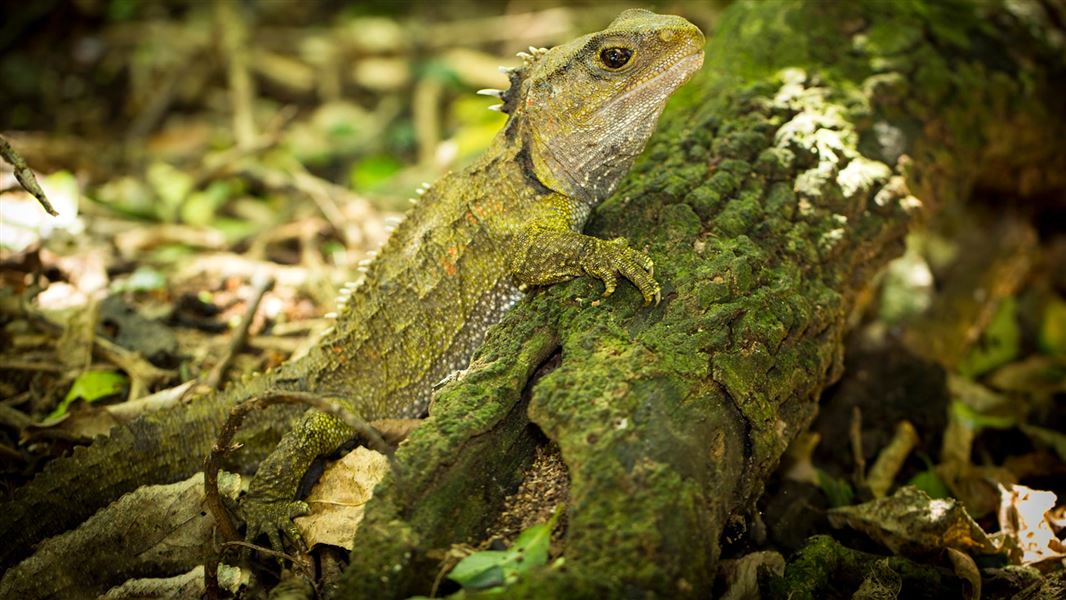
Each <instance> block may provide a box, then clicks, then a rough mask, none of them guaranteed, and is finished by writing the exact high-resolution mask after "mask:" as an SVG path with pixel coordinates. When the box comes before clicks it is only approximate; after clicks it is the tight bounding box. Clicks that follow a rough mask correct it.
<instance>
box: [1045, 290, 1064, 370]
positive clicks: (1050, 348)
mask: <svg viewBox="0 0 1066 600" xmlns="http://www.w3.org/2000/svg"><path fill="white" fill-rule="evenodd" d="M1040 348H1041V349H1043V350H1044V352H1047V353H1048V354H1051V355H1055V356H1066V301H1064V300H1063V299H1062V298H1059V297H1058V296H1055V297H1053V298H1052V299H1051V300H1050V301H1049V302H1048V303H1047V306H1045V307H1044V319H1043V321H1042V322H1041V323H1040Z"/></svg>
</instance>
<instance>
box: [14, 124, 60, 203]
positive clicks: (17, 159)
mask: <svg viewBox="0 0 1066 600" xmlns="http://www.w3.org/2000/svg"><path fill="white" fill-rule="evenodd" d="M0 157H2V158H3V159H4V160H5V161H7V162H8V163H9V164H10V165H11V166H12V167H14V168H15V179H17V180H18V182H19V184H21V185H22V189H24V190H26V191H27V192H29V193H30V194H32V195H33V197H34V198H37V201H38V202H40V203H41V206H42V207H44V210H45V211H47V212H48V214H50V215H52V216H53V217H58V216H59V212H58V211H57V210H56V209H55V208H53V207H52V203H51V202H49V201H48V197H47V196H45V195H44V190H42V189H41V186H40V184H38V183H37V177H35V176H34V174H33V171H31V170H30V167H29V166H28V165H27V164H26V161H25V160H24V159H23V158H22V156H20V155H19V153H18V152H15V149H14V148H12V147H11V144H9V143H8V142H7V140H5V139H4V138H3V136H0Z"/></svg>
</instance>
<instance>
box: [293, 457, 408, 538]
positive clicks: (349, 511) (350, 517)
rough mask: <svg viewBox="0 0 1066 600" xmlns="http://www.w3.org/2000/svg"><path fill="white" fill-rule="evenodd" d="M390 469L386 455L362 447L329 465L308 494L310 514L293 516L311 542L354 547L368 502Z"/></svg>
mask: <svg viewBox="0 0 1066 600" xmlns="http://www.w3.org/2000/svg"><path fill="white" fill-rule="evenodd" d="M388 470H389V459H388V458H387V457H386V456H385V455H384V454H381V453H379V452H375V451H373V450H368V449H367V448H363V447H362V446H360V447H358V448H356V449H355V450H352V451H351V452H349V453H348V454H346V455H345V456H344V457H343V458H341V459H340V460H338V461H336V462H334V463H333V464H332V465H330V466H329V467H327V468H326V470H325V471H324V472H323V473H322V477H321V478H320V479H319V480H318V483H317V484H315V486H314V487H313V488H311V493H310V494H309V495H308V497H307V504H308V505H309V506H310V507H311V514H309V515H307V516H306V517H298V518H296V519H294V522H295V523H296V526H297V527H298V528H299V529H300V534H301V535H303V537H304V539H305V540H307V543H308V545H309V546H312V547H313V546H316V545H318V544H329V545H332V546H339V547H341V548H345V549H347V550H351V549H352V547H353V544H352V542H353V541H354V540H355V533H356V531H358V529H359V524H360V523H362V521H363V511H364V509H365V507H366V503H367V502H368V501H369V500H370V498H371V497H372V496H373V495H374V486H376V485H377V484H378V482H379V481H381V478H382V477H384V476H385V473H387V472H388Z"/></svg>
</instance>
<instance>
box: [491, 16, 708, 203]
mask: <svg viewBox="0 0 1066 600" xmlns="http://www.w3.org/2000/svg"><path fill="white" fill-rule="evenodd" d="M703 44H704V37H703V33H702V32H700V30H699V28H697V27H696V26H695V25H693V24H692V23H689V22H688V21H686V20H685V19H683V18H681V17H676V16H672V15H658V14H655V13H653V12H649V11H646V10H642V9H631V10H627V11H625V12H623V13H622V14H621V15H619V16H618V18H617V19H615V20H614V22H612V23H611V24H610V26H608V27H607V29H604V30H603V31H600V32H597V33H592V34H589V35H586V36H583V37H580V38H577V39H576V40H573V41H571V42H569V43H567V44H563V45H562V46H556V47H555V48H552V49H551V50H548V51H536V52H534V54H533V55H532V56H530V57H528V58H527V60H526V64H525V65H524V66H523V67H521V68H519V69H517V70H515V71H514V72H513V73H512V74H511V89H509V90H507V91H506V92H504V94H503V96H502V97H503V99H504V105H503V110H504V111H505V112H508V113H510V115H511V119H510V121H509V122H508V128H513V129H512V130H511V131H509V133H510V134H512V135H513V134H517V135H521V137H522V142H523V144H524V145H525V147H526V149H527V150H528V152H529V155H530V158H531V159H532V162H533V169H534V172H535V174H536V176H537V178H538V179H540V180H541V182H542V183H544V184H545V185H546V186H547V187H549V188H551V189H553V190H555V191H558V192H561V193H564V194H566V195H568V196H571V197H574V198H578V199H581V200H583V201H586V202H588V203H590V204H594V203H596V202H598V201H600V200H602V199H604V198H606V197H607V196H608V195H610V193H611V192H612V191H613V190H614V188H615V186H616V185H617V183H618V180H619V179H620V178H621V177H622V175H624V174H625V173H626V171H628V170H629V166H630V165H631V164H632V162H633V159H634V158H635V157H636V156H637V155H638V154H639V153H640V152H641V150H643V149H644V144H645V143H646V142H647V141H648V138H649V137H650V136H651V133H652V131H654V129H655V124H656V122H657V121H658V119H659V114H660V113H661V112H662V109H663V106H665V105H666V100H667V98H669V96H670V94H672V93H673V92H674V91H675V90H676V89H677V88H678V87H680V86H681V85H682V84H684V83H685V82H686V81H688V80H689V78H690V77H691V76H692V74H693V73H695V72H696V71H697V70H698V69H699V68H700V67H701V66H702V65H703Z"/></svg>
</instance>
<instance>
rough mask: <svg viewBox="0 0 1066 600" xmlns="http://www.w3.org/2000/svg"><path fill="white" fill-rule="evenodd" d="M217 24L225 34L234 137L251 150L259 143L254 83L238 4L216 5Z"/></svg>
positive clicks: (244, 28)
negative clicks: (256, 130) (254, 113)
mask: <svg viewBox="0 0 1066 600" xmlns="http://www.w3.org/2000/svg"><path fill="white" fill-rule="evenodd" d="M215 8H216V10H215V19H216V25H217V27H218V29H219V30H220V33H221V35H222V52H223V53H224V55H225V61H226V65H227V69H226V76H227V78H228V80H229V91H230V103H231V105H232V107H233V135H234V137H235V138H236V140H237V147H238V148H251V147H252V146H253V145H255V142H256V133H255V118H254V115H253V111H252V103H253V101H254V100H255V82H254V81H253V80H252V76H251V73H250V72H249V71H248V63H249V59H248V22H247V19H246V18H245V15H244V14H243V12H242V11H241V10H239V8H240V5H239V4H237V3H236V2H217V3H215Z"/></svg>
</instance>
